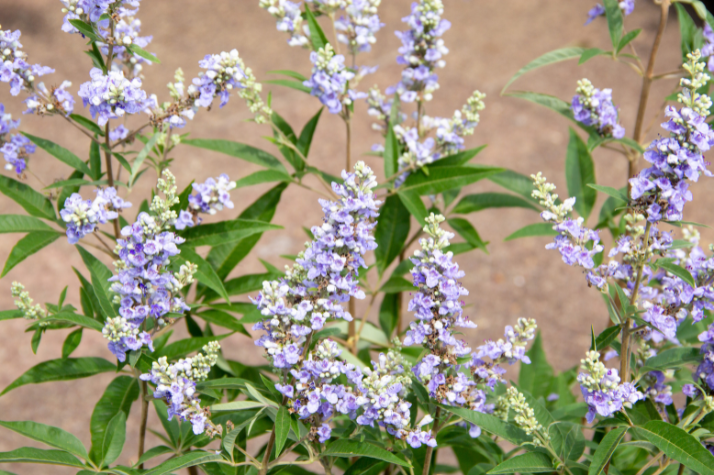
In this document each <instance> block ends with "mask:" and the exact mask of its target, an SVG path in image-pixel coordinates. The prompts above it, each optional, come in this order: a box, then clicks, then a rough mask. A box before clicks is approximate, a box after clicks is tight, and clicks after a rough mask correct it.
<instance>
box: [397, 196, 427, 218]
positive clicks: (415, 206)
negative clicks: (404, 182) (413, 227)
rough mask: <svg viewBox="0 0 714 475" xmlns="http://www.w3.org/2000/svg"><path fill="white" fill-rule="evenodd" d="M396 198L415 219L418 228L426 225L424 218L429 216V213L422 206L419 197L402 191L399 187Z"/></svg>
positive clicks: (422, 203)
mask: <svg viewBox="0 0 714 475" xmlns="http://www.w3.org/2000/svg"><path fill="white" fill-rule="evenodd" d="M397 196H399V199H400V200H401V201H402V203H403V204H404V206H405V207H406V208H407V210H409V213H410V214H411V215H412V216H414V218H416V220H417V221H418V222H419V225H420V226H424V224H426V218H427V216H429V212H428V211H427V210H426V206H424V202H423V201H422V200H421V197H420V196H419V195H418V194H417V193H415V192H413V191H405V190H402V189H401V187H400V189H399V191H398V192H397Z"/></svg>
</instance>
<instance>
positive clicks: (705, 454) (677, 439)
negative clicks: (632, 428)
mask: <svg viewBox="0 0 714 475" xmlns="http://www.w3.org/2000/svg"><path fill="white" fill-rule="evenodd" d="M638 433H641V434H642V435H644V436H645V437H646V438H647V440H649V441H650V442H652V443H653V444H654V445H655V446H656V447H657V448H658V449H660V450H661V451H662V452H664V453H665V455H667V457H669V458H671V459H674V460H676V461H677V462H680V463H681V464H683V465H684V466H685V467H687V468H689V469H690V470H692V471H694V472H695V473H699V474H701V475H713V474H714V456H713V455H712V454H711V453H710V452H709V451H708V450H707V449H705V448H704V446H703V445H702V444H701V442H699V440H697V439H696V438H695V437H694V436H693V435H691V434H689V433H687V432H686V431H685V430H684V429H680V428H679V427H677V426H674V425H672V424H670V423H668V422H664V421H650V422H648V423H647V424H645V425H644V427H638Z"/></svg>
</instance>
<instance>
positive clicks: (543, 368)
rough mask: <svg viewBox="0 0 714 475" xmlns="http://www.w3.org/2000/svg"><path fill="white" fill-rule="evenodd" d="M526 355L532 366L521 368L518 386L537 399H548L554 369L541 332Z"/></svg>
mask: <svg viewBox="0 0 714 475" xmlns="http://www.w3.org/2000/svg"><path fill="white" fill-rule="evenodd" d="M526 355H527V356H528V357H529V358H530V360H531V364H529V365H528V366H521V371H520V373H519V374H518V386H520V387H521V388H523V389H525V390H526V391H529V392H530V393H531V394H533V395H534V396H536V397H546V396H547V395H548V394H547V392H548V387H549V385H550V381H551V380H552V379H553V367H552V366H551V365H550V363H548V359H547V358H546V356H545V351H544V350H543V338H542V336H541V334H540V332H538V334H537V335H536V337H535V340H533V344H532V345H531V348H530V350H528V352H527V353H526Z"/></svg>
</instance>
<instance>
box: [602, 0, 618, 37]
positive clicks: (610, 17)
mask: <svg viewBox="0 0 714 475" xmlns="http://www.w3.org/2000/svg"><path fill="white" fill-rule="evenodd" d="M603 3H604V4H605V15H606V16H607V28H608V29H609V30H610V39H611V40H612V47H613V48H617V47H618V45H619V44H620V38H622V23H623V22H622V10H620V2H619V1H618V0H603Z"/></svg>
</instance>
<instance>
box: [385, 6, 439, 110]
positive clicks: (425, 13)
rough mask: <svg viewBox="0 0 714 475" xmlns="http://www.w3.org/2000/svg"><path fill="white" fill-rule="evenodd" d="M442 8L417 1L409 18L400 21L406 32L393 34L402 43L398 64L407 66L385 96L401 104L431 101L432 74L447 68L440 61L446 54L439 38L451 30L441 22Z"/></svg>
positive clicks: (435, 85) (434, 85)
mask: <svg viewBox="0 0 714 475" xmlns="http://www.w3.org/2000/svg"><path fill="white" fill-rule="evenodd" d="M443 13H444V4H443V2H442V1H441V0H420V1H419V3H416V2H415V3H412V11H411V14H410V15H409V16H407V17H404V18H403V19H402V21H403V22H405V23H407V24H408V25H409V29H408V30H406V31H401V32H396V34H397V37H399V39H400V40H401V41H402V46H401V47H400V48H399V56H398V57H397V63H399V64H403V65H405V66H406V69H404V71H402V79H401V81H400V82H399V83H398V84H397V85H396V86H392V87H390V88H389V89H387V94H394V93H396V94H398V95H399V97H400V99H401V100H402V101H403V102H414V101H416V100H419V101H422V100H423V101H430V100H431V99H432V97H433V93H434V91H436V90H437V89H438V88H439V83H438V76H437V75H436V73H435V72H434V71H435V70H436V69H437V68H443V67H444V66H445V65H446V62H445V61H444V59H443V57H444V56H445V55H446V54H448V52H449V50H448V49H447V48H446V46H444V40H443V39H441V36H442V35H443V34H444V33H445V32H446V31H447V30H448V29H449V28H451V23H450V22H449V21H448V20H445V19H442V18H441V15H442V14H443Z"/></svg>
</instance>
